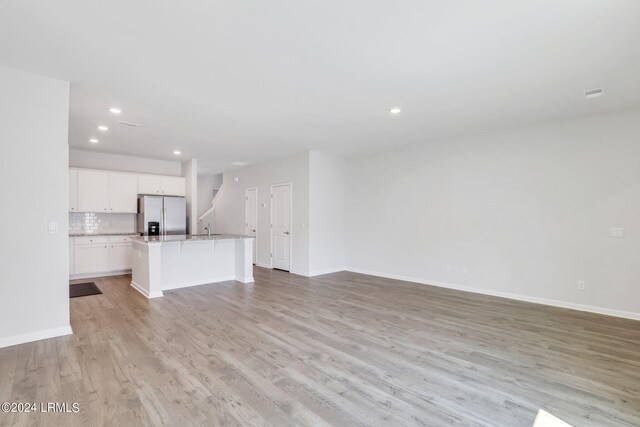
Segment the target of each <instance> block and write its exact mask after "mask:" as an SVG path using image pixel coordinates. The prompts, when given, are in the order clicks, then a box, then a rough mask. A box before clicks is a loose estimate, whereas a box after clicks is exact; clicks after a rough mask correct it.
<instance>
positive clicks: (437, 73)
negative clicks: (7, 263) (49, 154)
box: [0, 0, 640, 172]
mask: <svg viewBox="0 0 640 427" xmlns="http://www.w3.org/2000/svg"><path fill="white" fill-rule="evenodd" d="M639 17H640V1H637V0H588V1H587V0H562V1H558V0H535V1H531V0H520V1H516V0H502V1H498V0H485V1H478V0H457V1H452V0H437V1H436V0H394V1H388V0H387V1H382V0H340V1H336V0H307V1H304V0H302V1H301V0H289V1H285V0H269V1H264V0H253V1H251V0H226V1H222V0H219V1H214V0H199V1H194V0H180V1H176V0H109V1H96V0H93V1H89V0H56V1H51V0H38V1H34V0H3V1H1V2H0V64H1V65H4V66H8V67H12V68H17V69H22V70H25V71H30V72H34V73H38V74H43V75H47V76H51V77H56V78H61V79H65V80H69V81H71V123H70V126H71V127H70V136H69V138H70V144H71V146H72V147H76V148H82V149H95V150H100V151H106V152H112V153H120V154H130V155H137V156H145V157H154V158H161V159H169V160H175V159H176V157H175V156H174V155H173V150H174V149H180V150H181V151H182V153H183V154H182V156H181V158H182V159H187V158H192V157H196V158H198V159H199V160H200V164H201V165H203V166H207V167H208V170H209V172H218V171H221V170H225V169H228V168H230V165H229V163H230V162H233V161H237V160H240V161H246V162H250V163H255V162H259V161H262V160H266V159H270V158H274V157H279V156H283V155H288V154H292V153H295V152H300V151H302V150H305V149H325V150H329V151H331V152H333V153H335V154H339V155H344V156H357V155H362V154H366V153H370V152H374V151H381V150H388V149H391V148H394V147H400V146H406V145H415V144H417V143H422V142H426V141H428V140H430V139H434V138H441V137H445V136H452V135H458V134H466V133H472V132H484V131H488V130H492V129H497V128H503V127H512V126H517V125H522V124H527V123H534V122H538V121H542V120H548V119H554V118H569V117H575V116H580V115H584V114H591V113H597V112H601V111H608V110H614V109H620V108H628V107H633V106H637V105H640V25H639V24H638V22H639V21H638V18H639ZM594 87H604V88H605V90H606V95H605V96H604V97H601V98H598V99H594V100H589V101H587V100H585V99H584V97H583V95H582V93H583V91H584V90H586V89H591V88H594ZM110 106H118V107H120V108H122V110H123V114H122V115H121V116H120V117H117V118H116V117H115V116H113V115H111V114H110V113H109V112H108V108H109V107H110ZM392 106H400V107H402V110H403V111H402V114H400V115H398V116H393V115H390V114H389V113H388V111H389V108H390V107H392ZM117 120H125V121H128V122H134V123H139V124H140V127H138V128H128V127H123V126H120V125H117V124H116V121H117ZM98 124H107V125H108V126H110V128H111V129H110V130H109V132H107V133H105V134H100V133H99V132H98V131H97V130H96V126H97V125H98ZM90 137H98V138H99V139H100V143H99V144H97V145H91V144H89V143H88V139H89V138H90Z"/></svg>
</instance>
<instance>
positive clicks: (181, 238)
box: [131, 234, 255, 243]
mask: <svg viewBox="0 0 640 427" xmlns="http://www.w3.org/2000/svg"><path fill="white" fill-rule="evenodd" d="M254 238H255V236H245V235H243V234H212V235H211V236H209V235H207V234H195V235H189V234H175V235H165V236H136V237H133V238H132V239H131V240H132V241H134V242H139V243H170V242H197V241H207V240H233V239H254Z"/></svg>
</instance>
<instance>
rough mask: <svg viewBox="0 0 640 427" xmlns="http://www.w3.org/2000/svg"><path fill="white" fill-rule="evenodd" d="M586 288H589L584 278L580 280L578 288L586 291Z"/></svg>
mask: <svg viewBox="0 0 640 427" xmlns="http://www.w3.org/2000/svg"><path fill="white" fill-rule="evenodd" d="M586 288H587V285H586V283H585V282H584V280H578V290H579V291H584V290H585V289H586Z"/></svg>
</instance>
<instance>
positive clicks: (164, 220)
mask: <svg viewBox="0 0 640 427" xmlns="http://www.w3.org/2000/svg"><path fill="white" fill-rule="evenodd" d="M161 216H162V234H167V210H166V209H165V208H162V210H161Z"/></svg>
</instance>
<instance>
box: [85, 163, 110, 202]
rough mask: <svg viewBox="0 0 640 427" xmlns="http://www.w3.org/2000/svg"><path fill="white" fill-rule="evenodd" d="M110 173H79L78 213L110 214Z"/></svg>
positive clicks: (87, 171) (86, 171)
mask: <svg viewBox="0 0 640 427" xmlns="http://www.w3.org/2000/svg"><path fill="white" fill-rule="evenodd" d="M109 211H110V210H109V173H108V172H100V171H89V170H79V171H78V212H109Z"/></svg>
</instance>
